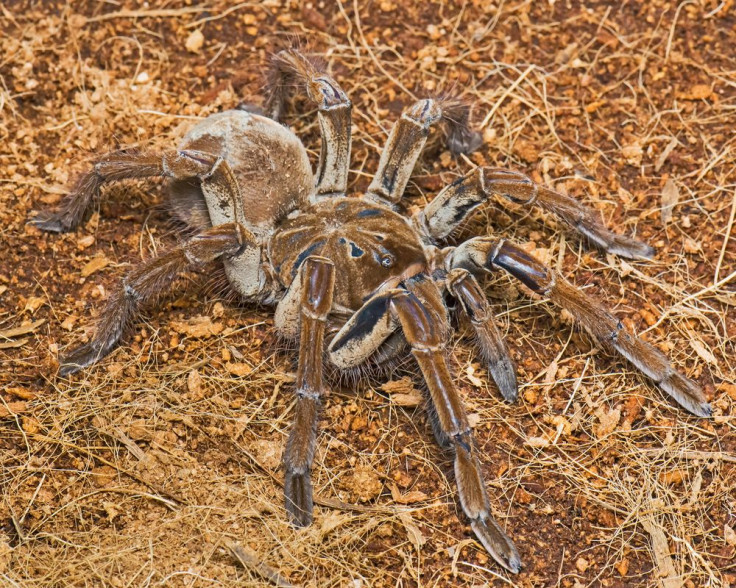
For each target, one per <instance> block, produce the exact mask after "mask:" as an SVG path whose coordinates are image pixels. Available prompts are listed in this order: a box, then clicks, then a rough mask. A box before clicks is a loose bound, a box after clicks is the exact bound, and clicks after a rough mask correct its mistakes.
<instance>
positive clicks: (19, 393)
mask: <svg viewBox="0 0 736 588" xmlns="http://www.w3.org/2000/svg"><path fill="white" fill-rule="evenodd" d="M5 391H6V392H7V393H8V394H11V395H13V396H15V397H16V398H20V399H21V400H34V399H35V398H36V394H35V392H31V391H30V390H29V389H28V388H21V387H20V386H10V387H8V388H6V389H5Z"/></svg>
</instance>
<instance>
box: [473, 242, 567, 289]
mask: <svg viewBox="0 0 736 588" xmlns="http://www.w3.org/2000/svg"><path fill="white" fill-rule="evenodd" d="M489 266H490V267H488V269H492V267H493V266H498V267H500V268H502V269H504V270H506V271H507V272H509V273H510V274H511V275H512V276H514V277H515V278H516V279H517V280H519V281H520V282H522V283H523V284H524V285H525V286H526V287H527V288H529V289H531V290H533V291H534V292H537V293H538V294H546V293H547V292H548V291H549V290H550V288H551V287H552V286H553V285H554V275H553V274H552V272H551V271H550V270H549V269H548V268H547V267H545V265H544V264H543V263H542V262H540V261H539V260H538V259H536V258H535V257H533V256H532V255H530V254H528V253H527V252H526V251H524V250H523V249H521V248H519V247H517V246H515V245H512V244H511V243H508V242H504V243H503V244H502V245H501V247H499V249H498V251H497V252H496V253H495V254H494V255H493V256H492V257H491V258H490V259H489Z"/></svg>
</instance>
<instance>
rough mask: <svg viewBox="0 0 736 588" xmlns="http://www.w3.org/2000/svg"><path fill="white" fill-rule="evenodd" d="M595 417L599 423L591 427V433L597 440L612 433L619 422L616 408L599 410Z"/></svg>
mask: <svg viewBox="0 0 736 588" xmlns="http://www.w3.org/2000/svg"><path fill="white" fill-rule="evenodd" d="M596 416H597V417H598V420H599V421H600V422H599V424H598V425H595V426H594V427H593V433H594V434H595V436H596V437H598V438H599V439H600V438H601V437H605V436H606V435H609V434H611V433H613V431H614V430H615V429H616V425H618V423H619V421H620V420H621V411H620V410H619V409H618V408H612V409H611V410H606V409H605V408H602V407H601V408H599V409H598V410H597V411H596Z"/></svg>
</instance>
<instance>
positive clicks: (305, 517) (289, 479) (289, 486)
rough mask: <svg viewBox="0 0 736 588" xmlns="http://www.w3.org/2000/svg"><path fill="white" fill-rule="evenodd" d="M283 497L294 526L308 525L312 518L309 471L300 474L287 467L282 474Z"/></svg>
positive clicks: (312, 505)
mask: <svg viewBox="0 0 736 588" xmlns="http://www.w3.org/2000/svg"><path fill="white" fill-rule="evenodd" d="M284 498H285V499H286V511H287V512H288V513H289V522H290V523H291V524H292V525H294V526H295V527H308V526H309V525H311V524H312V521H313V519H314V515H313V512H312V511H313V510H314V502H313V500H312V481H311V480H310V478H309V472H306V473H303V474H300V473H296V472H293V471H290V470H289V468H288V467H287V469H286V475H285V476H284Z"/></svg>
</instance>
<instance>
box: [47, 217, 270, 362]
mask: <svg viewBox="0 0 736 588" xmlns="http://www.w3.org/2000/svg"><path fill="white" fill-rule="evenodd" d="M255 247H257V242H256V240H255V237H254V236H253V234H252V233H251V232H250V231H248V229H246V228H245V227H243V226H242V225H239V224H237V223H227V224H224V225H218V226H216V227H212V228H209V229H206V230H205V231H203V232H201V233H199V234H198V235H195V236H194V237H192V238H191V239H189V240H188V241H186V242H185V243H184V244H182V245H180V246H178V247H175V248H174V249H172V250H170V251H167V252H166V253H163V254H161V255H159V256H157V257H154V258H153V259H149V260H148V261H146V262H144V263H142V264H140V265H138V266H137V267H135V268H134V269H133V270H131V271H130V272H128V274H127V275H126V276H125V277H124V278H123V282H122V285H121V287H120V288H118V289H117V290H116V291H114V292H113V293H112V294H111V295H110V297H109V298H108V300H107V303H106V304H105V307H104V308H103V310H102V312H101V313H100V317H99V320H98V323H97V330H96V332H95V334H94V336H93V337H92V340H91V341H90V342H89V343H86V344H85V345H82V346H81V347H78V348H77V349H75V350H74V351H72V352H71V353H70V354H69V355H66V356H64V357H63V358H62V359H61V360H60V362H59V363H60V364H61V366H60V368H59V375H61V376H66V375H69V374H73V373H74V372H77V371H79V370H80V369H82V368H84V367H87V366H89V365H92V364H93V363H96V362H97V361H99V360H100V359H101V358H102V357H104V356H105V355H107V354H108V353H110V351H112V349H113V348H114V347H115V345H116V344H117V343H118V341H120V338H121V337H122V335H123V333H124V331H125V328H126V327H127V326H128V325H130V323H131V322H132V321H133V320H134V319H135V318H136V317H137V315H138V313H139V312H140V309H141V307H143V306H144V305H146V304H148V303H150V302H152V301H154V300H156V299H157V298H158V297H159V296H160V295H161V294H162V293H163V292H164V291H165V290H166V288H167V287H168V286H170V285H171V283H172V282H174V280H176V278H177V277H178V276H179V275H180V274H181V273H182V272H184V271H186V270H188V269H192V268H195V267H197V266H201V265H204V264H207V263H210V262H213V261H215V260H217V259H223V258H234V257H237V256H238V255H240V254H242V253H243V251H245V250H246V249H248V248H255Z"/></svg>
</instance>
